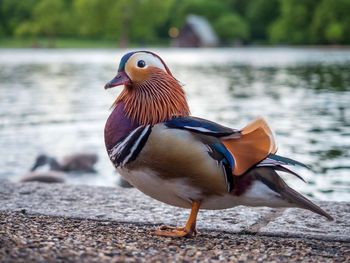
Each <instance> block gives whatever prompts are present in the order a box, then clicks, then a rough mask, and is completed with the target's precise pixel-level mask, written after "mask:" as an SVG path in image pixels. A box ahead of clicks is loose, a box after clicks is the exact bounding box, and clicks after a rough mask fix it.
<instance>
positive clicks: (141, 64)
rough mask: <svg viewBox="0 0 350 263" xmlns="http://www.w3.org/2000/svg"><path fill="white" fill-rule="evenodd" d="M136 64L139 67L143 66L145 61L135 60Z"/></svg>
mask: <svg viewBox="0 0 350 263" xmlns="http://www.w3.org/2000/svg"><path fill="white" fill-rule="evenodd" d="M137 66H138V67H139V68H144V67H145V66H146V62H145V61H144V60H139V61H138V62H137Z"/></svg>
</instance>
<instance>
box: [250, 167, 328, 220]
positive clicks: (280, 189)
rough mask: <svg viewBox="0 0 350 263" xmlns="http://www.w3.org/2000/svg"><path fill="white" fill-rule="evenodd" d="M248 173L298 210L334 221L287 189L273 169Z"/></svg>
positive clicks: (259, 169) (257, 169)
mask: <svg viewBox="0 0 350 263" xmlns="http://www.w3.org/2000/svg"><path fill="white" fill-rule="evenodd" d="M249 173H251V176H252V177H253V178H254V179H255V180H258V181H261V182H262V183H263V184H265V185H266V186H267V187H269V188H270V189H271V190H273V191H274V192H276V193H277V194H279V196H280V197H281V198H282V199H284V200H285V201H287V202H288V203H291V204H293V206H294V205H295V206H296V207H299V208H304V209H307V210H310V211H312V212H314V213H317V214H319V215H321V216H324V217H326V218H327V219H328V220H334V219H333V217H332V216H330V215H329V214H328V213H327V212H325V211H324V210H323V209H322V208H320V207H319V206H317V205H316V204H314V203H313V202H311V201H310V200H309V199H307V198H306V197H304V196H302V195H301V194H300V193H298V192H297V191H295V190H294V189H292V188H291V187H289V186H288V185H287V184H286V183H285V182H284V180H283V179H282V178H281V177H280V176H279V175H278V174H277V173H276V171H275V169H274V167H257V168H254V169H252V170H251V171H250V172H249Z"/></svg>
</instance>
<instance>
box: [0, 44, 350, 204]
mask: <svg viewBox="0 0 350 263" xmlns="http://www.w3.org/2000/svg"><path fill="white" fill-rule="evenodd" d="M129 51H130V50H120V49H115V50H112V49H111V50H108V49H103V50H102V49H98V50H95V49H94V50H86V49H84V50H76V49H74V50H69V49H68V50H48V49H44V50H40V49H38V50H37V49H2V50H0V167H1V169H0V177H6V178H8V179H10V180H13V181H17V180H18V179H19V178H20V177H22V176H23V175H24V174H25V173H26V172H27V171H28V169H29V168H30V167H31V166H32V165H33V162H34V159H35V157H36V155H37V154H39V153H43V152H45V153H48V154H50V155H53V156H55V157H57V158H58V159H60V158H62V157H63V156H64V155H66V154H69V153H72V152H76V151H87V152H95V153H97V154H98V155H99V162H98V163H97V165H96V169H97V171H98V173H96V174H80V175H77V174H73V175H70V176H69V178H68V182H67V183H71V184H90V185H106V186H112V185H116V182H117V180H118V175H117V174H116V173H115V171H114V168H113V167H112V165H111V164H110V162H109V160H108V157H107V154H106V152H105V149H104V140H103V129H104V123H105V121H106V119H107V117H108V115H109V113H110V110H109V107H110V106H111V104H112V103H113V101H114V99H115V98H116V96H117V95H118V93H119V92H120V88H115V89H114V90H111V91H105V90H104V89H103V87H104V84H105V83H106V82H108V81H109V80H110V79H111V78H112V77H113V76H114V75H115V74H116V71H117V66H118V63H119V61H120V58H121V57H122V55H123V54H124V53H126V52H129ZM153 51H155V52H156V53H158V54H159V55H160V56H161V57H162V58H163V59H164V61H165V62H166V63H167V64H168V66H169V68H170V69H171V71H172V72H173V75H174V76H175V77H176V78H177V79H178V80H180V81H181V82H182V83H183V84H184V89H185V91H186V93H187V97H188V100H189V104H190V107H191V111H192V114H193V115H195V116H199V117H203V118H207V119H211V120H214V121H217V122H219V123H221V124H224V125H229V126H231V127H234V128H241V127H243V126H245V125H246V124H247V123H249V122H251V121H252V120H253V119H255V118H256V117H258V116H263V117H264V118H265V119H266V120H267V121H268V123H269V124H270V126H271V127H272V129H273V130H274V131H275V133H276V136H277V140H278V145H279V151H278V153H279V154H280V155H285V156H288V157H291V158H294V159H297V160H299V161H301V162H304V163H305V164H307V165H309V166H310V167H311V170H306V169H298V170H297V171H298V172H299V173H300V174H301V175H302V176H303V177H304V178H305V179H306V181H307V184H305V183H303V182H301V181H299V180H298V179H296V178H295V177H294V176H291V175H284V176H283V177H284V178H285V180H286V181H287V182H288V183H289V184H290V185H291V186H292V187H294V188H296V189H297V190H299V191H301V192H302V193H304V194H307V195H308V196H311V197H313V198H315V199H319V200H338V201H341V200H344V201H349V200H350V50H346V49H344V50H332V49H308V48H306V49H304V48H233V49H153Z"/></svg>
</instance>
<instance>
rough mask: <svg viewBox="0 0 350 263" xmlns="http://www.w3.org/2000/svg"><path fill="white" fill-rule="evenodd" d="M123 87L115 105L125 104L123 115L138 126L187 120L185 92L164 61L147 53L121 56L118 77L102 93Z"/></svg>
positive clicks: (131, 53) (137, 52) (138, 52)
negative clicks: (179, 117) (173, 118)
mask: <svg viewBox="0 0 350 263" xmlns="http://www.w3.org/2000/svg"><path fill="white" fill-rule="evenodd" d="M119 85H124V89H123V91H122V93H121V94H120V95H119V97H118V98H117V100H116V101H115V103H114V106H116V105H117V104H118V103H119V102H123V103H124V105H125V106H124V112H125V114H126V115H127V116H128V117H130V118H132V119H133V120H134V121H136V122H138V123H139V124H141V125H147V124H152V125H154V124H156V123H158V122H163V121H165V120H166V119H170V118H172V117H178V116H184V117H186V116H188V115H189V108H188V105H187V102H186V98H185V94H184V91H183V89H182V87H181V85H180V84H179V83H178V81H177V80H176V79H175V78H174V77H173V75H172V74H171V72H170V70H169V68H168V67H167V65H166V64H165V63H164V61H163V60H162V59H161V58H160V57H159V56H158V55H156V54H154V53H152V52H149V51H136V52H130V53H128V54H126V55H124V56H123V57H122V59H121V61H120V64H119V68H118V74H117V75H116V76H115V77H114V78H113V79H112V80H111V81H110V82H108V83H107V84H106V85H105V89H109V88H112V87H115V86H119Z"/></svg>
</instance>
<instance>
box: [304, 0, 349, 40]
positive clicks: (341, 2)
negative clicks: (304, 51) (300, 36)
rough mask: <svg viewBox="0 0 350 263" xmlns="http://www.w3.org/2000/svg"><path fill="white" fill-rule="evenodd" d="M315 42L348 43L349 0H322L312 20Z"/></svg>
mask: <svg viewBox="0 0 350 263" xmlns="http://www.w3.org/2000/svg"><path fill="white" fill-rule="evenodd" d="M311 29H312V31H311V32H312V37H313V40H314V42H315V43H325V44H329V43H331V44H342V43H343V44H345V43H350V0H337V1H332V0H322V2H321V3H320V4H319V5H318V6H317V7H316V10H315V14H314V16H313V20H312V25H311Z"/></svg>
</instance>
